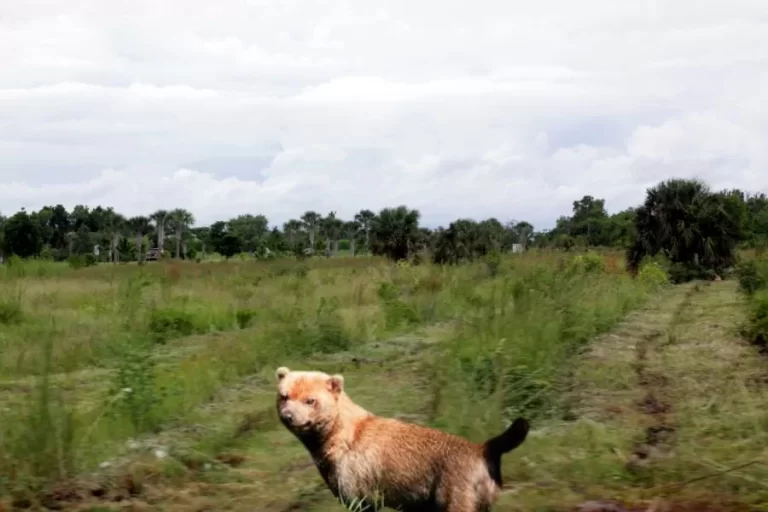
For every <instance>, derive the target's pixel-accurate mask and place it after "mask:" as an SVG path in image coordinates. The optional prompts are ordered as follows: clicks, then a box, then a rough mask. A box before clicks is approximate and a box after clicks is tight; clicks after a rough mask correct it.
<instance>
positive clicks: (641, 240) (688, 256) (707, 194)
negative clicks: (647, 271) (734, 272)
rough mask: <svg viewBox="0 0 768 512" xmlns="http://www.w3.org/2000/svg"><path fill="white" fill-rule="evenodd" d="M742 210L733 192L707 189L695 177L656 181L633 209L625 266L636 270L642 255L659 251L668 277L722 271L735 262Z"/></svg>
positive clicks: (675, 278) (679, 279)
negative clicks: (631, 237) (634, 234)
mask: <svg viewBox="0 0 768 512" xmlns="http://www.w3.org/2000/svg"><path fill="white" fill-rule="evenodd" d="M745 211H746V210H745V206H744V203H743V202H741V201H740V199H739V198H738V196H737V195H734V194H732V193H728V192H721V193H713V192H711V191H710V190H709V187H707V185H706V184H704V183H703V182H701V181H697V180H681V179H673V180H668V181H665V182H662V183H660V184H659V185H657V186H656V187H653V188H650V189H648V191H647V195H646V199H645V203H644V204H643V206H642V207H640V208H638V210H637V214H636V219H635V227H636V231H637V239H636V241H635V243H634V244H633V246H632V247H631V249H630V250H629V253H628V262H629V265H630V268H632V269H634V270H636V269H637V268H638V266H639V264H640V262H641V260H642V259H643V258H644V257H646V256H647V255H655V254H658V253H664V254H665V255H666V256H667V257H668V258H669V260H670V262H671V263H672V267H671V268H670V277H671V278H672V280H673V282H682V281H685V280H690V279H695V278H702V277H710V276H712V275H714V274H719V275H722V273H723V272H724V271H725V269H726V268H728V267H730V266H731V265H733V264H734V263H735V251H736V246H737V244H738V242H739V241H740V240H742V238H743V224H744V216H745Z"/></svg>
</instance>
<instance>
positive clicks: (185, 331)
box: [0, 252, 768, 511]
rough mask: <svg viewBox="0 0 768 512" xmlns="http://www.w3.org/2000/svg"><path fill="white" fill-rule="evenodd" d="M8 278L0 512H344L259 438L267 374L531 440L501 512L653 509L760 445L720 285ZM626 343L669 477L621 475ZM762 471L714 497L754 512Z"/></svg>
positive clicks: (351, 267)
mask: <svg viewBox="0 0 768 512" xmlns="http://www.w3.org/2000/svg"><path fill="white" fill-rule="evenodd" d="M0 280H1V282H0V286H2V292H0V411H2V414H3V421H2V423H0V475H2V476H1V477H0V509H2V500H3V499H5V500H7V501H9V502H14V501H15V503H16V504H17V505H19V506H20V504H28V505H33V504H35V503H41V502H46V501H56V502H58V504H59V505H58V506H60V507H63V508H73V507H75V506H77V507H79V509H81V510H86V509H87V508H83V507H87V506H92V508H91V510H104V509H109V508H110V507H111V506H113V505H112V503H113V501H112V500H115V499H118V498H120V499H130V500H132V502H134V503H139V504H144V505H146V507H149V508H150V509H158V510H202V509H206V508H207V509H217V510H246V509H247V510H252V509H253V508H254V507H256V508H258V509H260V510H275V511H278V510H293V509H295V507H297V506H298V507H300V508H301V509H302V510H317V511H323V510H329V511H330V510H341V508H340V506H339V505H338V504H337V503H335V502H334V501H333V500H332V499H331V496H330V493H329V492H328V491H327V490H326V489H325V488H324V486H323V485H322V481H321V480H320V479H319V476H318V475H317V471H316V470H315V468H314V467H313V466H312V465H311V460H310V459H309V457H308V456H307V454H306V453H305V452H304V449H303V447H302V446H301V445H300V444H299V443H298V442H296V441H295V439H294V438H293V437H292V436H290V434H288V433H287V432H286V431H285V430H284V429H283V428H282V427H281V426H280V425H279V422H278V421H277V419H276V417H275V414H274V392H275V388H274V377H273V375H274V369H275V368H276V367H277V366H281V365H287V366H290V367H292V368H317V369H323V370H326V371H328V372H333V373H338V372H340V373H343V374H344V375H345V377H346V387H347V389H348V391H349V393H350V395H351V396H352V397H353V399H355V400H356V401H358V402H359V403H361V405H363V406H364V407H366V408H369V409H370V410H372V411H374V412H376V413H378V414H382V415H385V416H396V417H401V418H403V419H406V420H408V421H414V422H419V423H423V424H428V425H432V426H436V427H438V428H442V429H445V430H447V431H451V432H454V433H458V434H461V435H465V436H467V437H469V438H472V439H475V440H478V441H480V440H483V439H485V438H487V437H488V436H490V435H493V434H496V433H498V432H499V431H500V430H501V429H503V428H504V427H505V426H506V424H507V423H508V422H509V421H511V420H512V419H513V418H514V417H515V416H517V415H519V414H522V415H525V416H526V417H528V418H530V419H531V421H532V422H533V425H534V430H533V431H532V433H531V436H530V439H529V440H528V441H526V444H525V445H524V446H522V447H521V448H520V449H519V450H518V451H517V452H515V453H513V454H511V455H509V456H508V457H506V458H505V474H506V475H507V476H506V480H507V482H508V483H509V486H510V488H512V489H514V495H511V494H507V495H504V496H503V497H502V499H501V501H500V503H499V506H498V507H497V508H498V509H499V510H559V509H558V508H557V507H561V506H566V507H567V506H571V505H574V504H576V503H577V502H578V501H579V500H582V499H587V498H590V497H602V498H623V499H627V500H645V499H648V498H649V496H650V495H653V492H652V489H653V488H654V486H655V485H659V484H660V483H665V482H677V481H681V480H684V479H685V478H687V477H689V476H690V475H692V474H695V473H697V471H699V470H704V469H706V468H707V467H709V468H716V467H721V466H728V465H730V464H734V463H737V462H739V461H741V460H742V459H743V458H744V457H746V456H755V455H759V453H760V447H761V446H763V447H764V446H766V444H765V443H766V438H765V425H766V416H765V414H766V413H765V411H766V410H768V407H766V406H768V403H767V402H766V394H765V385H763V384H764V383H763V382H761V381H760V380H759V378H758V374H759V372H758V369H759V368H760V365H761V364H765V361H761V360H760V357H759V356H758V355H757V353H756V351H754V349H752V347H750V346H749V345H748V344H745V343H743V342H740V341H739V339H738V337H737V336H736V334H735V333H736V331H737V328H738V325H740V324H739V322H743V316H744V311H745V304H744V303H743V301H742V299H741V298H740V296H739V294H738V293H737V291H736V286H735V284H734V283H733V282H724V283H716V284H713V285H712V286H711V287H708V286H704V285H701V286H702V288H701V289H700V290H699V289H698V288H696V290H698V291H696V292H695V293H694V292H693V291H691V290H694V288H693V287H694V286H696V287H698V286H700V285H699V284H695V285H690V286H689V285H686V286H682V287H669V286H667V285H665V284H663V275H662V276H661V279H660V278H659V275H658V269H656V268H653V269H651V268H649V269H648V270H647V271H646V272H644V273H641V276H640V278H639V279H632V278H631V277H630V276H628V275H627V274H626V273H625V272H624V271H623V262H622V260H621V258H620V257H618V256H617V255H615V254H613V253H610V252H609V253H605V254H603V255H601V256H596V255H586V256H583V257H578V258H575V259H574V258H573V256H570V255H567V254H558V253H549V252H531V253H529V254H526V255H522V256H516V257H507V258H504V259H503V260H502V261H501V262H500V264H499V262H496V261H491V260H489V261H488V262H483V261H480V262H477V263H475V264H471V265H464V266H460V267H445V268H443V267H436V266H430V265H424V266H418V267H413V266H410V265H404V264H400V265H395V264H391V263H388V262H386V261H383V260H380V259H376V258H371V257H358V258H341V257H340V258H332V259H324V258H323V259H319V258H318V259H312V260H307V261H304V262H296V261H273V262H254V261H250V262H249V261H229V262H204V263H199V264H196V263H191V262H174V261H167V262H157V263H152V264H148V265H144V266H137V265H117V266H113V265H98V266H94V267H86V268H81V269H78V270H75V269H72V268H70V267H69V266H68V265H66V264H51V263H46V262H14V265H13V266H11V267H4V268H3V270H2V272H0ZM710 324H711V325H710ZM701 325H706V326H707V327H706V329H702V328H701V327H698V326H701ZM702 334H706V336H705V337H702ZM638 344H640V345H642V347H643V348H642V350H643V351H644V352H643V353H644V356H643V357H644V359H643V361H645V362H644V363H643V364H646V365H647V366H648V368H652V371H653V372H655V373H665V374H666V373H669V374H670V375H672V376H673V377H674V379H672V381H673V382H672V383H671V384H670V383H667V384H666V386H665V387H664V388H663V389H662V388H659V390H658V392H659V393H661V392H663V393H665V395H664V396H665V397H666V396H667V394H669V395H670V396H671V397H670V398H669V399H667V398H665V400H667V401H670V402H672V403H674V406H673V411H675V413H674V414H675V418H676V423H675V425H676V427H677V431H676V432H677V434H678V438H681V439H682V440H681V441H678V444H677V445H676V447H675V449H676V450H678V451H679V453H680V454H681V455H679V456H678V455H677V454H675V455H674V456H673V457H672V458H671V461H668V460H667V459H663V458H662V459H660V460H662V461H663V462H658V463H657V462H655V459H654V462H653V464H652V465H651V469H648V468H647V467H643V468H642V469H641V470H638V469H637V468H635V467H633V466H632V464H631V461H629V460H628V458H631V452H632V450H633V449H634V446H635V444H636V439H637V438H638V436H642V434H643V431H644V430H643V429H644V428H646V426H645V422H647V421H651V420H653V418H648V417H647V416H648V415H647V414H640V413H638V412H637V407H636V406H635V405H634V404H635V402H636V401H637V400H638V399H641V398H642V397H643V396H644V395H645V394H647V393H648V391H649V389H650V388H649V387H648V384H647V383H645V384H643V383H639V382H638V378H637V376H636V373H635V372H636V370H635V368H636V366H637V363H638V352H637V349H636V345H638ZM699 344H702V346H699ZM648 371H651V369H649V370H648ZM708 372H714V373H715V374H716V375H718V378H717V379H714V380H712V381H711V382H712V385H711V386H707V387H706V388H702V390H699V389H697V388H696V386H695V385H694V383H695V382H697V380H699V379H702V378H704V377H705V375H707V373H708ZM732 374H734V375H735V377H733V376H732ZM651 380H653V379H651ZM703 389H706V390H707V391H706V393H705V392H704V391H703ZM726 391H727V393H726ZM677 394H681V396H677ZM672 395H674V396H672ZM673 398H674V399H673ZM678 411H679V412H678ZM729 422H730V424H729ZM761 429H762V430H761ZM686 436H687V437H686ZM739 436H742V437H739ZM761 443H763V444H761ZM729 447H730V451H728V448H729ZM747 454H750V455H747ZM158 455H159V456H158ZM696 455H698V456H699V457H698V459H697V458H696V457H695V456H696ZM758 468H759V466H750V468H749V469H745V470H744V471H742V472H741V473H740V474H739V475H740V476H739V477H736V476H729V477H728V478H723V479H721V480H722V481H723V482H725V483H722V485H719V486H718V487H717V490H718V492H720V493H721V494H722V495H723V496H726V497H732V496H735V495H738V494H739V493H741V494H742V495H743V496H745V498H744V499H745V500H747V501H749V502H750V503H753V502H754V501H755V500H756V499H757V498H758V497H760V496H763V495H761V494H760V492H761V486H760V485H759V484H749V483H745V482H749V479H750V478H751V479H752V480H755V479H757V480H760V479H762V478H763V477H764V476H768V475H765V473H764V471H763V470H760V469H758ZM750 471H751V473H750ZM761 471H763V472H761ZM739 478H741V479H739ZM762 481H766V480H765V479H763V480H762ZM709 486H710V483H709V482H707V483H703V484H701V485H699V486H698V487H697V486H695V485H694V486H693V488H694V489H705V490H706V489H709ZM75 497H77V498H78V499H75ZM291 507H294V508H291Z"/></svg>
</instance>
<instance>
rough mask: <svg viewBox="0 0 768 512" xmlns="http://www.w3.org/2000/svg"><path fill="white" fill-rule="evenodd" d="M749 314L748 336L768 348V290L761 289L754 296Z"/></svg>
mask: <svg viewBox="0 0 768 512" xmlns="http://www.w3.org/2000/svg"><path fill="white" fill-rule="evenodd" d="M748 308H749V309H748V315H747V321H748V326H747V332H746V334H747V336H748V338H749V340H750V341H752V342H753V343H755V344H756V345H758V346H759V347H761V348H763V349H768V291H766V290H760V291H759V292H757V293H755V294H754V295H753V296H752V299H751V300H750V302H749V306H748Z"/></svg>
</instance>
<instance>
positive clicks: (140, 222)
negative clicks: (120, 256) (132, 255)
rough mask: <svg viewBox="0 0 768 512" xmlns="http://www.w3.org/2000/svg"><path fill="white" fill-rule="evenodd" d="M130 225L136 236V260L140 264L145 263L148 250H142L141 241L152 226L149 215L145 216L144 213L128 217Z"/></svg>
mask: <svg viewBox="0 0 768 512" xmlns="http://www.w3.org/2000/svg"><path fill="white" fill-rule="evenodd" d="M128 226H129V228H130V230H131V232H132V233H133V234H134V236H135V237H136V261H137V262H138V263H139V264H142V263H144V258H145V256H146V252H145V251H142V250H141V245H142V243H141V242H142V240H143V239H144V235H146V234H147V233H149V230H150V229H151V227H152V226H151V223H150V220H149V217H144V216H142V215H139V216H136V217H131V218H130V219H128Z"/></svg>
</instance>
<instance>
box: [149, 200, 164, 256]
mask: <svg viewBox="0 0 768 512" xmlns="http://www.w3.org/2000/svg"><path fill="white" fill-rule="evenodd" d="M149 219H150V220H151V221H152V222H153V223H154V225H155V231H156V232H157V248H158V249H160V252H161V253H162V252H163V248H164V247H165V228H166V227H167V225H168V210H157V211H156V212H154V213H153V214H152V215H150V216H149Z"/></svg>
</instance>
